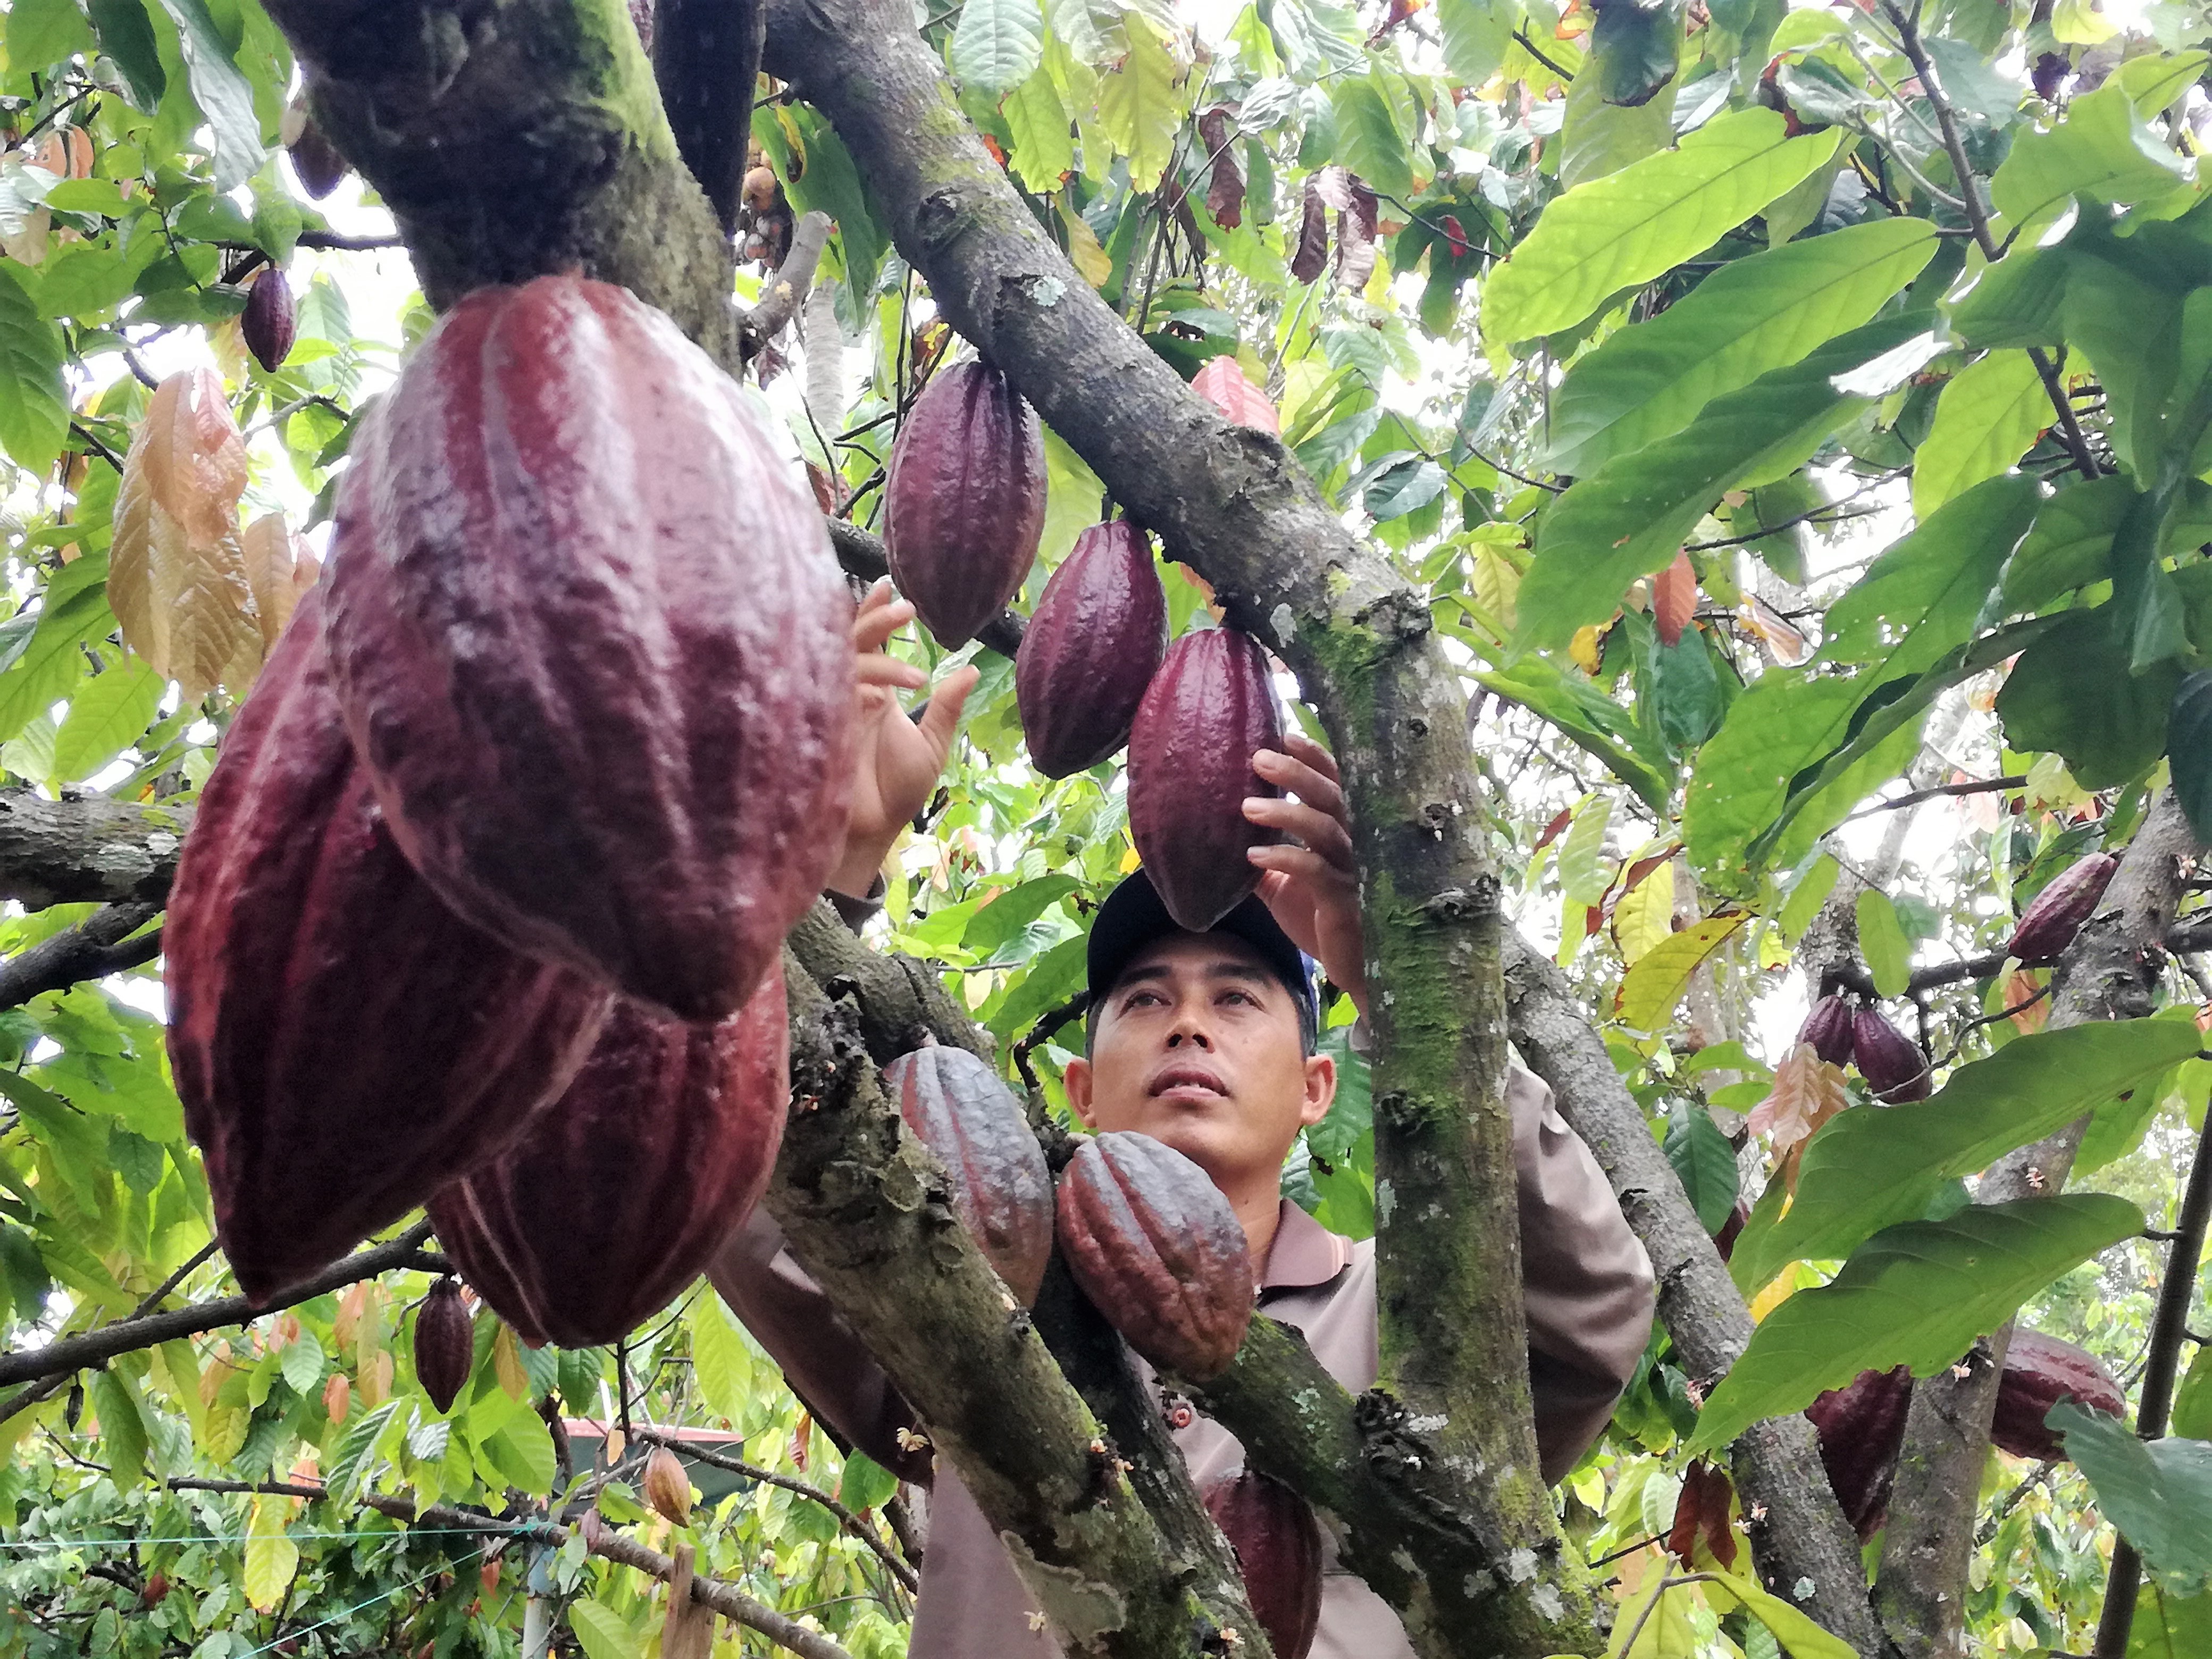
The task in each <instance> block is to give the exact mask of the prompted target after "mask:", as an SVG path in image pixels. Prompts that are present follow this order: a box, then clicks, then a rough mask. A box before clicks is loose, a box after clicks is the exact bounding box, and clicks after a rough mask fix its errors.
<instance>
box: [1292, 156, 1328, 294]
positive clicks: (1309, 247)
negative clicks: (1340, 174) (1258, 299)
mask: <svg viewBox="0 0 2212 1659" xmlns="http://www.w3.org/2000/svg"><path fill="white" fill-rule="evenodd" d="M1328 170H1329V169H1328V168H1326V167H1323V168H1322V169H1321V171H1320V172H1319V173H1308V174H1307V175H1306V193H1305V205H1304V209H1303V210H1302V212H1303V215H1304V216H1303V218H1302V220H1301V222H1300V223H1299V228H1298V247H1297V252H1296V253H1293V254H1292V255H1291V277H1292V279H1293V280H1295V281H1297V282H1301V283H1310V282H1311V281H1313V279H1314V278H1315V277H1316V276H1320V275H1321V273H1322V266H1324V265H1326V264H1328V210H1327V209H1326V208H1325V207H1324V206H1323V205H1322V197H1321V187H1320V185H1319V184H1318V183H1317V182H1316V181H1317V180H1318V179H1320V177H1321V173H1326V172H1328Z"/></svg>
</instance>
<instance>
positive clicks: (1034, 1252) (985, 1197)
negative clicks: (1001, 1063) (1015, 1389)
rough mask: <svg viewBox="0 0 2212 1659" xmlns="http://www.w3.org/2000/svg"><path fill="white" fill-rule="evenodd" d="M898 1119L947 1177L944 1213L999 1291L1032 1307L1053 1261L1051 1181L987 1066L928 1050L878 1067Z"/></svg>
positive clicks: (1018, 1111)
mask: <svg viewBox="0 0 2212 1659" xmlns="http://www.w3.org/2000/svg"><path fill="white" fill-rule="evenodd" d="M884 1086H885V1087H886V1088H887V1089H889V1090H890V1092H891V1095H892V1097H893V1098H895V1099H896V1101H897V1102H898V1103H899V1113H900V1115H902V1117H904V1118H905V1119H906V1121H907V1127H908V1128H910V1129H912V1130H913V1131H914V1132H915V1134H916V1135H917V1136H919V1137H920V1138H921V1143H922V1145H924V1146H927V1147H928V1148H929V1150H930V1151H931V1152H934V1153H936V1154H937V1158H938V1161H939V1163H940V1164H944V1165H945V1172H946V1173H947V1174H948V1175H950V1176H951V1177H952V1207H953V1211H954V1212H955V1213H956V1214H957V1215H958V1216H959V1218H960V1223H961V1225H963V1226H964V1227H965V1228H967V1229H968V1231H969V1234H970V1235H971V1236H972V1237H974V1238H975V1242H976V1243H977V1244H979V1245H980V1246H981V1247H982V1251H983V1254H984V1255H987V1256H988V1257H989V1258H990V1261H991V1265H992V1266H993V1267H995V1268H997V1269H998V1270H999V1277H1000V1278H1001V1279H1005V1280H1006V1288H1007V1289H1009V1290H1011V1291H1012V1292H1013V1293H1014V1295H1015V1296H1016V1297H1018V1298H1019V1300H1020V1302H1021V1304H1022V1305H1023V1306H1024V1307H1028V1306H1029V1305H1030V1304H1031V1303H1033V1302H1035V1301H1036V1294H1037V1289H1038V1287H1039V1286H1040V1285H1042V1284H1043V1283H1044V1270H1045V1264H1046V1263H1047V1262H1048V1261H1050V1260H1051V1259H1052V1221H1053V1202H1052V1171H1051V1170H1048V1168H1046V1166H1045V1161H1044V1149H1043V1148H1042V1147H1041V1146H1038V1145H1037V1138H1036V1133H1035V1132H1034V1131H1032V1130H1031V1129H1030V1125H1029V1119H1028V1117H1027V1116H1026V1115H1024V1113H1023V1111H1022V1108H1021V1103H1019V1102H1018V1101H1017V1100H1016V1099H1015V1098H1014V1095H1013V1091H1012V1090H1010V1089H1008V1088H1007V1087H1006V1085H1005V1084H1004V1083H1003V1082H1001V1081H1000V1078H999V1074H998V1073H996V1072H994V1071H993V1070H992V1069H991V1066H990V1064H989V1062H988V1061H987V1060H983V1059H981V1057H979V1056H977V1055H975V1054H969V1052H968V1050H966V1049H965V1048H952V1047H951V1046H949V1045H947V1044H944V1043H937V1044H933V1045H932V1046H931V1047H929V1048H917V1049H915V1051H914V1052H913V1053H912V1054H901V1055H900V1056H899V1057H898V1058H897V1059H896V1060H893V1061H891V1063H890V1065H888V1066H884Z"/></svg>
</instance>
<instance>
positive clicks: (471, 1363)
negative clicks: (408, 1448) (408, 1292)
mask: <svg viewBox="0 0 2212 1659" xmlns="http://www.w3.org/2000/svg"><path fill="white" fill-rule="evenodd" d="M476 1363H477V1330H476V1322H475V1321H474V1320H472V1319H471V1318H470V1317H469V1310H468V1309H467V1308H466V1307H465V1306H464V1305H463V1304H462V1302H461V1285H460V1281H459V1279H453V1278H450V1277H449V1278H446V1279H440V1280H439V1281H438V1282H437V1283H436V1284H435V1285H432V1286H431V1287H430V1293H429V1294H428V1296H426V1297H423V1298H422V1306H421V1307H419V1308H417V1309H416V1310H415V1380H416V1382H418V1383H421V1384H422V1392H423V1393H425V1394H427V1395H429V1396H430V1403H431V1404H432V1405H434V1406H435V1407H437V1408H438V1409H439V1410H440V1411H441V1412H449V1411H451V1410H453V1401H455V1400H457V1399H459V1397H460V1392H461V1389H463V1388H464V1387H465V1385H466V1384H467V1383H468V1380H469V1373H470V1372H471V1371H472V1370H475V1369H476Z"/></svg>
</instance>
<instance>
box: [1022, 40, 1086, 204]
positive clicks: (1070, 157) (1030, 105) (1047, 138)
mask: <svg viewBox="0 0 2212 1659" xmlns="http://www.w3.org/2000/svg"><path fill="white" fill-rule="evenodd" d="M1006 130H1007V131H1008V133H1009V134H1011V135H1012V138H1013V141H1014V143H1013V148H1012V150H1010V151H1009V152H1008V153H1007V156H1006V161H1007V163H1008V165H1009V166H1011V167H1012V168H1013V170H1014V171H1015V173H1018V175H1020V178H1021V181H1022V184H1023V185H1024V187H1025V188H1027V189H1029V190H1030V191H1034V192H1036V194H1038V195H1040V196H1042V195H1048V194H1050V193H1051V192H1052V191H1055V190H1058V189H1059V188H1060V179H1062V178H1063V177H1065V176H1066V173H1067V172H1068V170H1069V169H1070V168H1072V167H1074V165H1075V141H1074V139H1073V138H1072V137H1070V136H1069V134H1068V130H1067V106H1066V105H1065V104H1063V103H1061V102H1060V88H1058V87H1056V86H1054V84H1053V80H1052V74H1051V71H1049V70H1042V69H1041V70H1038V71H1037V72H1036V74H1034V75H1032V76H1030V78H1029V79H1028V80H1026V81H1024V82H1022V84H1021V85H1020V87H1019V88H1017V89H1016V91H1015V93H1014V95H1013V96H1012V98H1009V99H1008V100H1006Z"/></svg>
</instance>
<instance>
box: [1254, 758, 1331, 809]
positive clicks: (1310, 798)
mask: <svg viewBox="0 0 2212 1659" xmlns="http://www.w3.org/2000/svg"><path fill="white" fill-rule="evenodd" d="M1298 741H1299V742H1301V743H1305V739H1304V738H1299V739H1298ZM1306 747H1307V748H1308V749H1312V748H1313V747H1314V745H1313V744H1310V743H1307V744H1306ZM1252 769H1253V770H1254V771H1255V772H1257V773H1258V774H1259V775H1261V777H1263V778H1265V779H1267V781H1268V782H1270V783H1272V784H1273V785H1274V786H1275V787H1277V788H1278V789H1282V790H1286V791H1288V792H1289V793H1291V794H1293V795H1296V796H1297V798H1298V799H1300V800H1302V801H1304V802H1305V804H1306V805H1309V806H1317V807H1319V808H1320V809H1321V810H1322V811H1324V812H1326V813H1328V815H1329V816H1330V817H1335V818H1341V817H1343V816H1344V788H1343V786H1342V785H1340V784H1339V783H1338V782H1337V781H1336V779H1335V777H1334V775H1333V773H1332V772H1322V771H1321V770H1320V769H1318V768H1316V767H1314V766H1311V765H1309V764H1308V763H1306V762H1304V761H1303V760H1301V759H1299V758H1298V757H1296V756H1294V755H1287V754H1285V753H1284V752H1283V751H1282V750H1276V749H1262V750H1258V751H1257V752H1255V754H1254V755H1253V757H1252Z"/></svg>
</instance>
